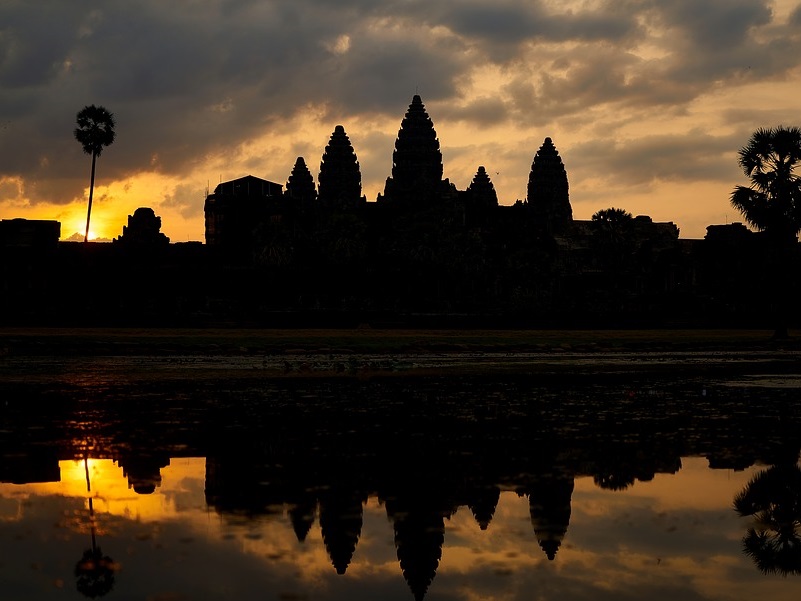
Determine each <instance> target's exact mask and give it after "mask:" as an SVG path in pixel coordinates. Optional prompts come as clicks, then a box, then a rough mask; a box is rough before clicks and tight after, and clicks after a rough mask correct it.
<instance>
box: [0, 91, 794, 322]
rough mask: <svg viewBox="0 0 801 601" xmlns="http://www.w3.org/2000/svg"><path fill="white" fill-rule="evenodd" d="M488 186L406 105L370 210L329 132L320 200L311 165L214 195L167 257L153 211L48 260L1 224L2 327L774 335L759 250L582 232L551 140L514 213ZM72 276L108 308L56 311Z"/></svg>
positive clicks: (37, 236) (760, 245) (645, 232)
mask: <svg viewBox="0 0 801 601" xmlns="http://www.w3.org/2000/svg"><path fill="white" fill-rule="evenodd" d="M490 173H491V171H488V169H487V168H486V166H484V165H479V166H477V167H476V172H475V175H474V176H473V179H472V181H471V183H470V185H469V186H468V187H467V189H465V190H458V189H457V188H456V186H455V185H454V184H453V183H451V182H450V180H449V179H448V178H446V177H444V168H443V162H442V152H441V149H440V141H439V138H438V137H437V133H436V130H435V128H434V123H433V121H432V119H431V117H430V116H429V114H428V112H427V111H426V108H425V105H424V104H423V101H422V99H421V98H420V96H418V95H415V96H414V98H413V99H412V102H411V104H410V105H409V108H408V110H407V111H406V114H405V115H404V117H403V119H402V121H401V124H400V128H399V131H398V136H397V139H396V141H395V148H394V151H393V155H392V171H391V174H390V175H389V177H387V180H386V183H385V186H384V190H383V193H380V194H379V195H378V197H377V199H376V200H375V201H374V202H372V201H371V202H368V201H367V199H366V197H365V196H364V195H363V194H362V186H361V170H360V164H359V160H358V157H357V152H356V149H355V148H354V147H353V145H352V144H351V141H350V139H349V137H348V135H347V133H346V131H345V128H344V127H343V126H342V125H337V126H336V127H335V128H334V131H333V133H332V134H331V137H330V140H329V142H328V144H327V145H326V147H325V149H324V151H323V153H322V158H321V161H320V168H319V172H318V178H317V180H318V181H317V185H315V181H314V177H313V175H312V173H311V171H310V170H309V167H308V164H307V162H306V159H305V158H304V157H298V158H297V161H296V162H295V165H294V167H293V168H292V171H291V173H290V174H289V176H288V179H287V181H286V184H285V185H282V184H280V183H276V182H273V181H268V180H266V179H262V178H259V177H255V176H253V175H246V176H244V177H240V178H237V179H234V180H231V181H226V182H221V183H220V184H219V185H217V186H216V188H215V189H214V190H213V191H212V192H211V193H209V194H208V195H207V196H206V199H205V205H204V213H205V244H201V243H198V242H195V243H169V239H168V238H167V237H166V236H164V235H163V234H162V233H161V232H160V227H161V220H160V218H159V217H158V216H156V214H155V213H154V212H153V210H152V209H150V208H147V207H142V208H139V209H137V210H136V211H135V212H134V214H133V215H131V216H129V218H128V225H127V226H125V227H124V228H123V232H122V234H121V235H120V236H119V237H118V238H116V239H115V240H114V242H113V243H112V244H97V243H93V244H92V243H90V244H85V243H84V244H79V243H72V242H59V241H58V238H59V235H60V224H59V223H58V222H55V221H31V220H21V219H6V220H2V221H0V264H1V265H2V270H1V271H0V285H1V286H2V290H3V291H4V294H3V295H2V296H1V297H0V315H2V320H3V321H4V322H6V323H8V322H23V323H25V322H27V323H37V322H51V323H62V322H65V321H68V322H69V321H71V322H75V323H96V324H102V323H117V324H125V323H155V324H159V323H163V324H172V325H182V324H187V325H192V324H200V325H203V324H208V323H220V324H226V323H228V324H235V323H240V324H276V323H281V324H286V325H305V324H308V325H318V324H328V325H356V324H359V323H373V324H411V323H416V324H423V325H438V324H444V325H449V324H463V325H470V324H491V325H499V326H503V325H515V326H518V325H523V326H525V325H531V326H548V325H581V326H598V325H643V324H647V325H663V324H666V325H675V324H682V325H727V324H738V325H741V326H742V325H750V326H764V325H766V324H767V323H768V322H769V321H770V318H769V315H770V314H771V312H772V307H773V305H774V304H775V300H774V299H772V298H771V297H770V296H769V294H768V293H767V292H766V290H770V289H772V287H771V286H768V285H767V284H768V280H769V278H770V277H771V275H770V273H767V272H766V270H764V269H763V268H762V266H763V265H764V264H765V262H766V261H770V260H771V255H770V253H771V249H770V246H769V245H768V244H767V243H766V242H765V240H764V236H763V235H762V234H760V233H755V232H752V231H750V230H748V229H747V228H746V227H745V226H743V225H742V224H739V223H734V224H731V225H712V226H709V228H708V233H707V236H706V237H705V238H704V239H703V240H685V239H680V238H679V230H678V228H677V227H676V225H675V224H674V223H672V222H666V223H655V222H653V221H652V220H651V219H650V218H649V217H648V216H644V215H640V216H631V215H628V214H627V213H626V212H625V211H622V210H616V209H610V210H606V211H599V213H598V214H596V216H595V217H594V218H593V219H592V220H576V219H574V218H573V211H572V208H571V204H570V195H569V181H568V172H567V169H566V167H565V165H564V163H563V161H562V159H561V157H560V155H559V152H558V150H557V147H556V145H555V143H554V141H553V140H552V139H551V138H550V137H546V138H545V139H544V141H543V143H542V145H541V146H540V148H539V149H537V150H536V152H535V154H534V157H533V160H532V163H531V170H530V173H529V177H528V186H527V194H526V198H525V199H522V200H517V201H515V202H514V203H512V204H500V203H499V201H498V197H497V194H496V191H495V189H494V186H493V183H492V179H491V177H490ZM77 273H81V274H82V276H81V277H82V279H83V280H84V281H102V282H103V284H102V287H103V294H102V299H101V298H94V297H92V298H77V297H76V296H74V295H68V294H63V291H64V290H68V289H69V288H71V287H72V286H73V284H72V278H73V274H77ZM745 274H748V275H745ZM746 278H747V279H748V281H749V283H748V285H746V284H745V282H744V281H745V279H746ZM793 285H795V284H793ZM771 325H772V324H771Z"/></svg>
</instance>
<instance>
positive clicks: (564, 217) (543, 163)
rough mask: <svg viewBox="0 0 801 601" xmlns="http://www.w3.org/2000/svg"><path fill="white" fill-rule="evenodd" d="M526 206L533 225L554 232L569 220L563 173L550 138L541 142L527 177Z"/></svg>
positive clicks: (566, 190) (562, 165)
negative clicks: (533, 220) (532, 217)
mask: <svg viewBox="0 0 801 601" xmlns="http://www.w3.org/2000/svg"><path fill="white" fill-rule="evenodd" d="M528 204H529V207H530V209H531V212H532V213H533V215H534V219H535V220H536V222H537V224H538V225H540V226H542V227H544V228H545V229H546V230H548V231H558V230H560V229H562V228H564V227H565V226H566V225H567V224H569V223H570V222H571V221H572V220H573V209H572V208H571V206H570V195H569V193H568V183H567V171H565V166H564V164H563V163H562V159H561V157H560V156H559V152H558V151H557V150H556V147H555V146H554V144H553V140H551V138H545V141H544V142H543V143H542V146H540V149H539V150H538V151H537V154H536V155H535V156H534V161H533V162H532V164H531V173H530V174H529V177H528Z"/></svg>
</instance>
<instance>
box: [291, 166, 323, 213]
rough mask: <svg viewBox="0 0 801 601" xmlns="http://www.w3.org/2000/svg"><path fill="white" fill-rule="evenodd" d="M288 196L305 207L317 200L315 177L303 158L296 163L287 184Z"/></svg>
mask: <svg viewBox="0 0 801 601" xmlns="http://www.w3.org/2000/svg"><path fill="white" fill-rule="evenodd" d="M286 195H287V196H289V197H290V198H291V199H292V200H294V201H297V202H300V203H301V204H303V205H307V204H310V203H312V202H314V200H315V199H316V198H317V190H316V189H315V187H314V177H312V174H311V171H309V168H308V167H307V166H306V161H305V160H304V159H303V157H298V158H297V160H296V161H295V166H294V167H293V168H292V173H291V175H290V176H289V179H288V180H287V182H286Z"/></svg>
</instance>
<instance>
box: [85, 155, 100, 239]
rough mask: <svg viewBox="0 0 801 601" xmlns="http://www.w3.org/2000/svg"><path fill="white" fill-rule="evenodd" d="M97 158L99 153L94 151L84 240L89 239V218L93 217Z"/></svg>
mask: <svg viewBox="0 0 801 601" xmlns="http://www.w3.org/2000/svg"><path fill="white" fill-rule="evenodd" d="M96 160H97V153H96V152H93V153H92V176H91V178H90V179H89V210H88V211H87V212H86V233H85V234H84V236H83V241H84V242H88V241H89V220H90V219H91V217H92V196H93V194H94V191H95V161H96Z"/></svg>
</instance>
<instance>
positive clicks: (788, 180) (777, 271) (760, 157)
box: [731, 126, 801, 338]
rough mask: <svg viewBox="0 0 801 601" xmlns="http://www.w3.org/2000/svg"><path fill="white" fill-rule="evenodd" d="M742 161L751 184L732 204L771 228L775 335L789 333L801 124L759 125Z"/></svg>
mask: <svg viewBox="0 0 801 601" xmlns="http://www.w3.org/2000/svg"><path fill="white" fill-rule="evenodd" d="M738 163H739V165H740V167H741V168H742V170H743V173H745V175H747V176H748V177H749V178H750V179H751V184H750V186H737V187H736V188H735V189H734V191H733V192H732V194H731V203H732V205H733V206H734V208H736V209H737V210H738V211H740V212H741V213H742V214H743V217H745V220H746V221H747V222H748V223H749V224H750V225H752V226H754V227H755V228H757V229H759V230H762V231H764V232H765V235H766V237H767V242H768V244H769V247H770V248H769V252H770V254H771V255H773V256H769V257H767V259H768V266H769V270H771V273H769V275H770V278H771V280H772V285H773V287H774V290H773V291H772V292H773V294H774V298H773V299H772V300H773V304H774V306H775V313H776V315H775V319H776V332H775V334H774V337H775V338H786V337H787V319H788V313H789V306H788V303H789V297H790V290H789V285H790V283H791V281H792V279H793V278H792V277H790V275H789V274H788V268H789V267H790V265H791V262H792V261H793V259H794V257H795V253H794V249H795V246H796V237H797V235H798V232H799V231H801V177H799V175H797V174H796V173H795V169H796V166H798V165H799V163H801V129H800V128H798V127H783V126H778V127H772V128H768V129H758V130H756V131H755V132H754V133H753V134H752V135H751V139H750V140H749V141H748V144H746V145H745V146H743V147H742V148H741V149H740V152H739V157H738Z"/></svg>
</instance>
